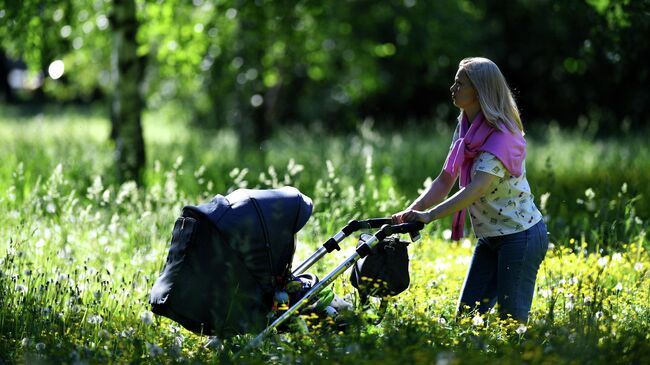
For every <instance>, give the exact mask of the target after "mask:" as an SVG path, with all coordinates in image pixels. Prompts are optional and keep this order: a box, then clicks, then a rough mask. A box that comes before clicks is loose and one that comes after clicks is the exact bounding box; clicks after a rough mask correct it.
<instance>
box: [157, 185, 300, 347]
mask: <svg viewBox="0 0 650 365" xmlns="http://www.w3.org/2000/svg"><path fill="white" fill-rule="evenodd" d="M311 212H312V202H311V199H309V197H307V196H305V195H303V194H301V193H300V192H299V191H298V190H297V189H295V188H291V187H284V188H280V189H272V190H249V189H240V190H236V191H234V192H232V193H231V194H229V195H227V196H222V195H217V196H216V197H215V198H214V199H212V200H211V201H210V202H209V203H206V204H201V205H198V206H186V207H185V208H183V213H182V215H181V217H179V218H178V219H177V220H176V224H175V225H174V230H173V232H172V240H171V243H170V248H169V254H168V256H167V261H166V263H165V266H164V268H163V270H162V272H161V274H160V276H159V277H158V279H157V280H156V282H155V283H154V286H153V288H152V290H151V294H150V296H149V301H150V303H151V305H152V310H153V312H154V313H156V314H159V315H162V316H166V317H168V318H171V319H173V320H175V321H177V322H178V323H180V324H182V325H183V326H184V327H185V328H187V329H189V330H191V331H194V332H196V333H201V334H214V335H218V336H225V337H228V336H232V335H235V334H237V333H246V332H250V331H257V330H261V329H262V328H263V327H264V326H265V325H266V322H267V317H266V316H267V314H268V312H269V310H270V309H271V307H272V304H273V294H274V292H275V289H276V288H278V287H281V286H282V285H283V283H284V280H286V279H288V276H289V275H290V274H291V261H292V260H293V254H294V251H295V242H294V236H295V234H296V232H298V231H299V230H300V229H301V228H302V227H303V226H304V225H305V223H307V220H308V219H309V217H310V216H311Z"/></svg>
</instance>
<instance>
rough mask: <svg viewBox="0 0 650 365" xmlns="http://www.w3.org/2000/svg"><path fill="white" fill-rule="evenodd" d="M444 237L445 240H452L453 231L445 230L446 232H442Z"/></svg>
mask: <svg viewBox="0 0 650 365" xmlns="http://www.w3.org/2000/svg"><path fill="white" fill-rule="evenodd" d="M442 237H443V238H444V239H445V240H450V239H451V229H445V230H444V231H442Z"/></svg>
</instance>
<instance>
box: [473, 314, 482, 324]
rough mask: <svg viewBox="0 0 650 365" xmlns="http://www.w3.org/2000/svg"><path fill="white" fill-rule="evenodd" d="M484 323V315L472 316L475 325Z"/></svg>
mask: <svg viewBox="0 0 650 365" xmlns="http://www.w3.org/2000/svg"><path fill="white" fill-rule="evenodd" d="M483 323H484V321H483V317H481V316H479V315H476V316H474V318H472V324H473V325H475V326H482V325H483Z"/></svg>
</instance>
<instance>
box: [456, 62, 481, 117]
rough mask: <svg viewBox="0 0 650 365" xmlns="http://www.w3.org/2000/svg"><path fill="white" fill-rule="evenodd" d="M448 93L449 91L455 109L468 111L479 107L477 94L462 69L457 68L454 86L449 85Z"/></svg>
mask: <svg viewBox="0 0 650 365" xmlns="http://www.w3.org/2000/svg"><path fill="white" fill-rule="evenodd" d="M449 91H451V99H452V100H453V101H454V105H456V106H457V107H459V108H461V109H469V108H472V107H478V106H479V102H478V94H477V93H476V90H475V89H474V87H473V86H472V83H471V82H470V81H469V77H467V73H466V72H465V70H463V69H462V68H459V69H458V72H456V77H455V79H454V84H453V85H451V87H450V88H449Z"/></svg>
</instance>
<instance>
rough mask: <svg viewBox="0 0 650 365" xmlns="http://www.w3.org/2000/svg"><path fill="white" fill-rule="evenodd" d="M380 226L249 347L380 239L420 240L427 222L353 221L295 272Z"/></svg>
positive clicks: (250, 344) (367, 251)
mask: <svg viewBox="0 0 650 365" xmlns="http://www.w3.org/2000/svg"><path fill="white" fill-rule="evenodd" d="M372 228H380V229H379V230H378V231H377V232H376V233H375V234H373V235H372V236H371V237H370V238H369V239H367V240H366V241H363V243H362V244H360V245H359V246H358V247H357V249H356V250H355V252H354V253H353V254H352V255H350V256H349V257H348V258H347V259H345V260H344V261H343V262H342V263H341V264H339V265H338V266H337V267H336V268H335V269H334V270H332V271H331V272H330V273H329V274H327V275H326V276H325V277H324V278H323V279H322V280H321V281H319V282H318V283H316V285H314V286H313V287H312V288H311V289H310V290H309V291H308V292H307V293H305V295H304V296H303V297H302V298H301V299H300V300H298V301H297V302H296V303H295V304H294V305H293V306H291V307H290V308H289V309H288V310H287V311H286V312H284V313H283V314H282V315H281V316H280V317H278V318H277V319H276V320H275V321H273V322H272V323H271V324H270V325H269V326H268V327H266V329H264V330H263V331H262V332H261V333H260V334H258V335H257V336H256V337H255V338H254V339H253V340H252V341H251V342H250V343H249V344H248V346H246V348H250V347H257V346H258V345H260V344H261V343H262V341H263V340H264V339H265V338H266V336H268V335H269V334H270V333H271V332H272V331H273V330H274V329H276V328H277V327H278V326H280V325H281V324H282V323H284V322H285V321H286V320H287V319H289V317H291V316H292V315H293V314H294V313H296V312H297V311H299V310H300V309H301V308H302V307H303V306H304V305H305V304H307V303H309V301H310V300H311V299H312V298H314V297H315V296H316V295H318V294H319V293H320V292H321V291H322V290H323V289H325V288H326V287H327V286H328V285H330V284H331V283H332V282H333V281H334V280H336V278H338V277H339V276H340V275H341V274H342V273H343V272H345V270H347V269H348V268H349V267H351V266H352V265H354V264H355V263H356V262H357V261H358V260H360V259H361V258H363V257H366V256H367V255H368V254H370V252H371V250H372V249H373V248H374V247H375V246H376V245H377V244H379V243H380V242H382V241H383V240H384V239H385V238H386V237H388V236H390V235H393V234H405V233H408V234H410V236H411V241H416V240H418V239H419V238H420V235H419V232H420V230H422V228H424V224H423V223H421V222H412V223H402V224H395V225H394V224H392V220H391V219H390V218H372V219H367V220H352V221H350V222H348V224H347V225H346V226H345V227H344V228H343V229H342V230H341V231H340V232H338V233H337V234H336V235H334V236H333V237H331V238H330V239H329V240H327V242H325V243H324V244H323V246H322V247H320V248H319V249H318V250H316V252H314V253H313V254H312V255H311V256H310V257H309V258H308V259H307V260H305V261H304V262H303V263H302V264H300V265H299V266H298V268H296V269H295V270H294V271H293V272H292V274H293V275H294V276H298V275H300V274H302V273H304V272H305V271H306V270H307V269H309V268H310V267H311V266H312V265H313V264H315V263H316V262H318V260H320V259H321V258H322V257H323V256H325V255H326V254H327V253H330V252H332V251H334V250H340V249H341V248H340V246H339V243H340V242H341V241H343V240H344V239H345V238H346V237H347V236H349V235H350V234H352V233H353V232H355V231H358V230H360V229H372Z"/></svg>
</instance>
